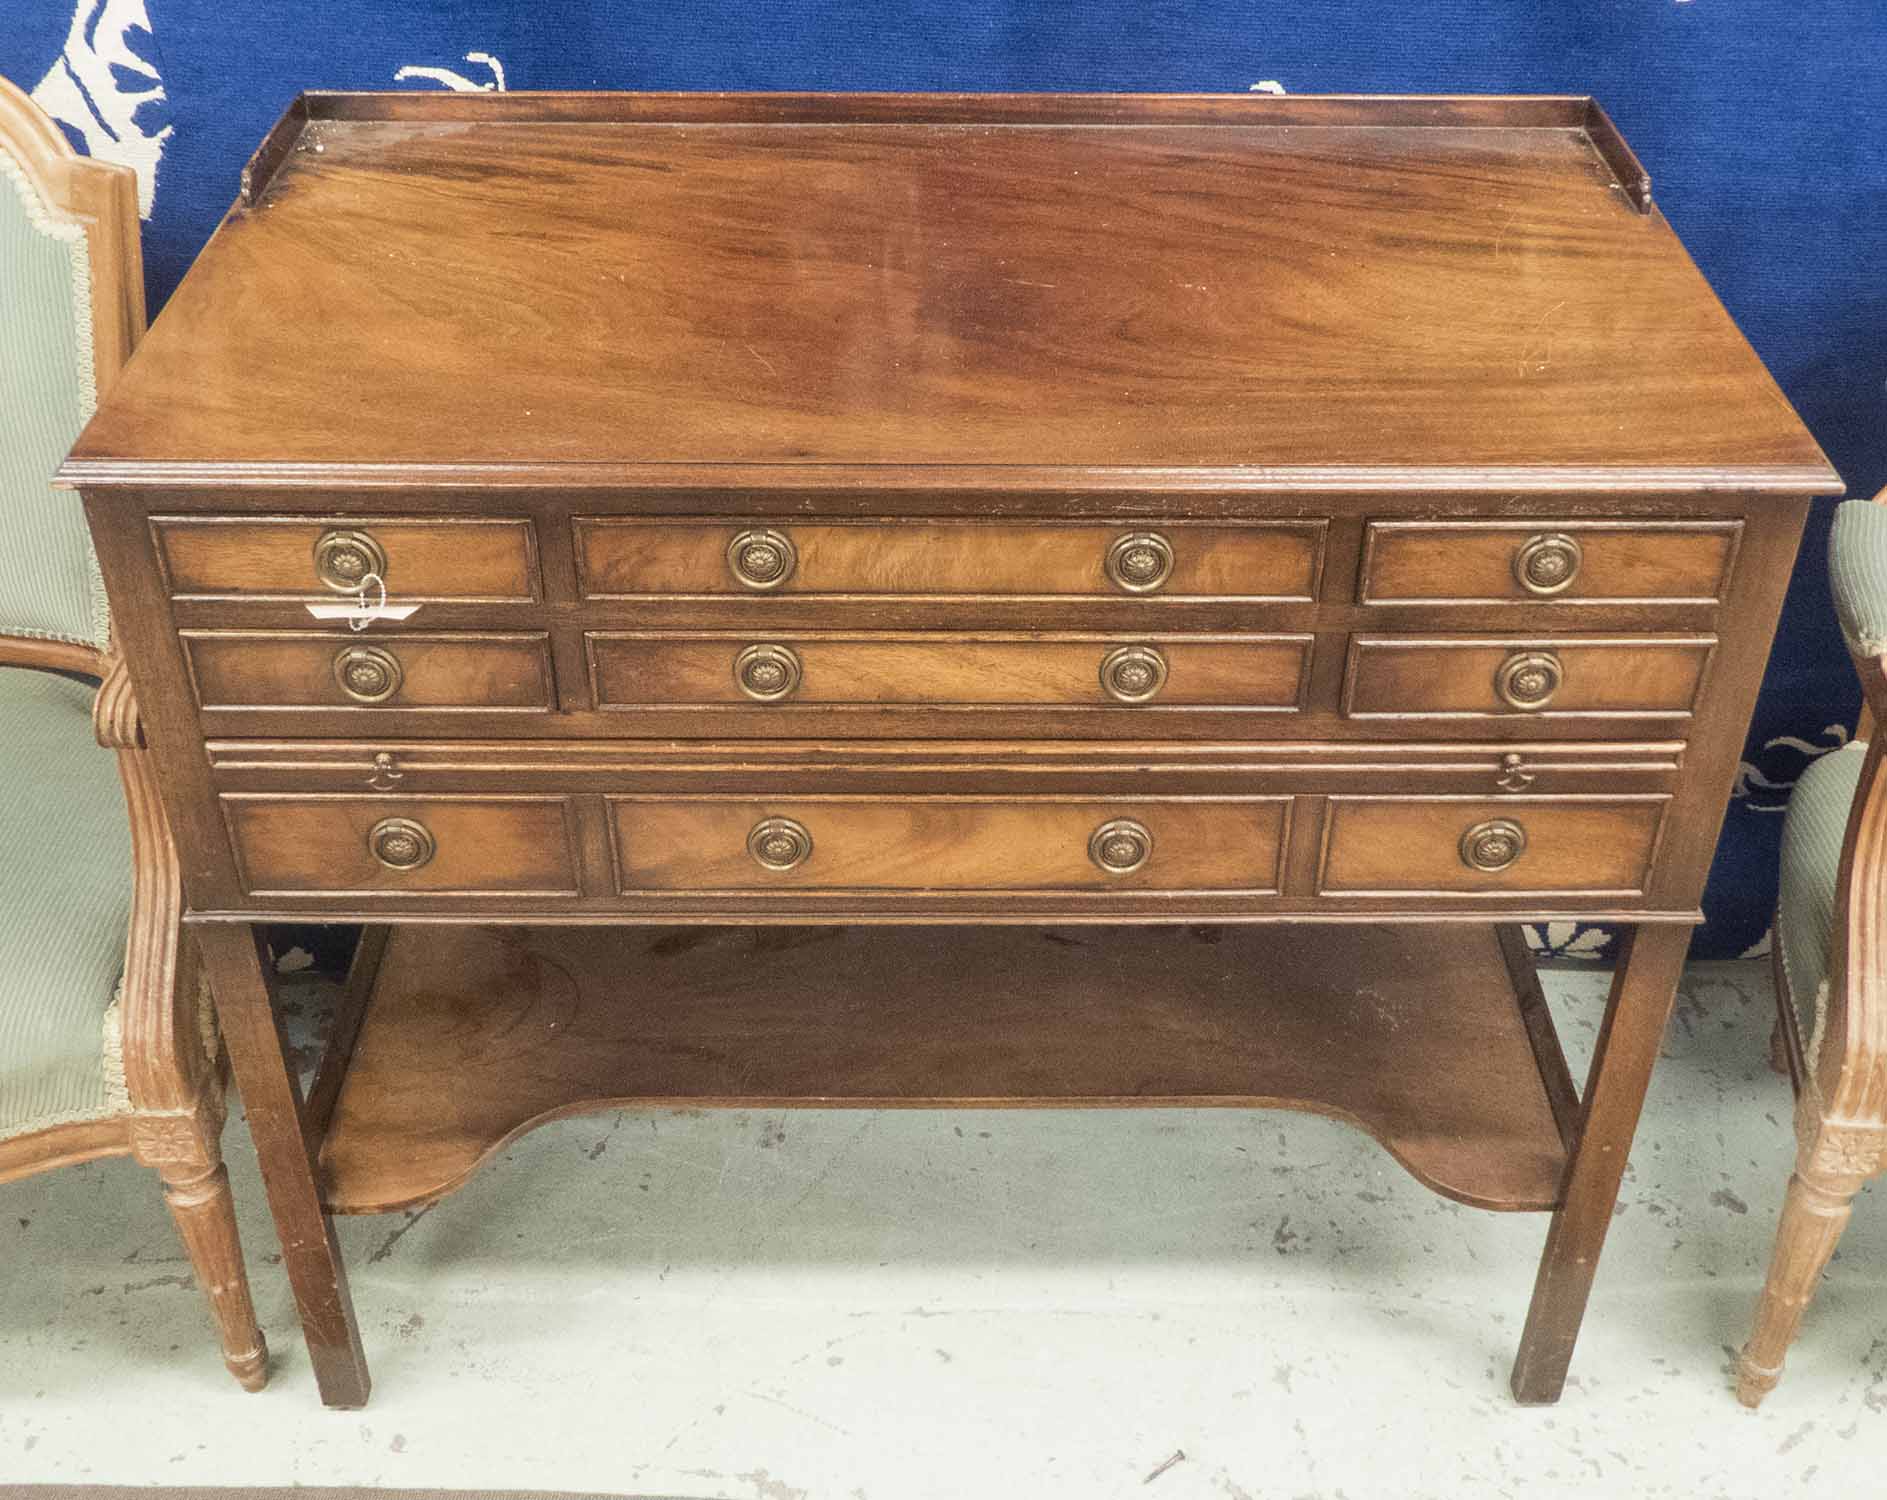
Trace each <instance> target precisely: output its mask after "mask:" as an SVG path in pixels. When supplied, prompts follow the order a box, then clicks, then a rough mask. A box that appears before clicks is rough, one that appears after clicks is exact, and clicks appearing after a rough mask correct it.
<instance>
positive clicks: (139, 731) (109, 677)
mask: <svg viewBox="0 0 1887 1500" xmlns="http://www.w3.org/2000/svg"><path fill="white" fill-rule="evenodd" d="M92 733H93V734H95V735H96V736H97V737H98V743H99V744H101V745H103V746H104V747H105V748H106V749H107V750H142V749H143V748H144V725H143V724H142V722H140V721H139V719H138V700H137V695H136V694H135V693H133V692H132V691H131V675H130V673H128V672H126V671H125V665H124V658H123V657H122V656H119V655H117V654H115V653H114V654H113V655H111V656H108V657H107V658H106V659H105V680H104V681H103V682H101V683H99V685H98V696H97V697H96V698H94V699H93V700H92Z"/></svg>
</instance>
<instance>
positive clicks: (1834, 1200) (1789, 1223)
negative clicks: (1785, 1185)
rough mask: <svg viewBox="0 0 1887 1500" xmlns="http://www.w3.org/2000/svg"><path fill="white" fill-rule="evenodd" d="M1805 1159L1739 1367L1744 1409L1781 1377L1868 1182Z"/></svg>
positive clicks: (1807, 1154) (1792, 1184)
mask: <svg viewBox="0 0 1887 1500" xmlns="http://www.w3.org/2000/svg"><path fill="white" fill-rule="evenodd" d="M1802 1158H1803V1159H1802V1161H1801V1162H1800V1163H1799V1164H1798V1165H1797V1167H1796V1169H1795V1173H1794V1175H1793V1176H1791V1177H1790V1178H1789V1192H1788V1197H1787V1198H1786V1199H1785V1200H1784V1202H1783V1205H1782V1223H1781V1225H1780V1226H1779V1227H1778V1228H1777V1230H1776V1248H1775V1253H1774V1255H1773V1256H1772V1257H1771V1259H1770V1262H1769V1279H1768V1280H1767V1281H1766V1282H1764V1283H1763V1293H1762V1300H1761V1302H1759V1303H1758V1304H1757V1307H1756V1327H1755V1329H1754V1331H1753V1332H1752V1333H1751V1334H1750V1337H1749V1342H1748V1343H1747V1344H1745V1345H1744V1346H1743V1352H1742V1354H1741V1356H1740V1357H1739V1358H1738V1360H1737V1362H1736V1399H1737V1400H1739V1401H1741V1402H1742V1403H1743V1404H1744V1405H1745V1406H1751V1407H1753V1406H1757V1405H1760V1404H1761V1402H1762V1399H1763V1397H1764V1396H1767V1395H1768V1394H1769V1393H1770V1391H1772V1390H1774V1389H1775V1386H1776V1382H1777V1381H1778V1380H1780V1379H1781V1378H1782V1363H1783V1360H1784V1358H1785V1357H1786V1356H1787V1354H1788V1352H1789V1345H1790V1344H1791V1343H1792V1342H1793V1341H1794V1339H1795V1333H1796V1330H1797V1329H1798V1328H1800V1327H1801V1324H1802V1315H1803V1313H1805V1312H1806V1311H1807V1310H1808V1304H1809V1303H1810V1302H1812V1301H1813V1300H1814V1297H1815V1290H1816V1288H1817V1287H1818V1286H1819V1285H1820V1284H1821V1277H1822V1272H1823V1271H1824V1270H1826V1269H1827V1266H1828V1259H1829V1257H1830V1256H1832V1255H1833V1254H1834V1253H1835V1246H1836V1244H1837V1243H1839V1241H1840V1239H1841V1231H1842V1230H1843V1229H1845V1228H1847V1224H1848V1216H1849V1214H1850V1213H1851V1212H1852V1211H1853V1207H1854V1195H1855V1193H1857V1192H1858V1191H1859V1190H1860V1187H1861V1183H1862V1182H1863V1181H1864V1180H1865V1179H1864V1177H1863V1176H1859V1175H1855V1174H1853V1173H1847V1172H1840V1171H1830V1170H1828V1169H1827V1168H1826V1167H1822V1166H1818V1165H1817V1164H1816V1162H1815V1161H1814V1159H1813V1153H1812V1152H1811V1151H1810V1150H1809V1149H1808V1148H1806V1147H1805V1148H1804V1150H1803V1152H1802Z"/></svg>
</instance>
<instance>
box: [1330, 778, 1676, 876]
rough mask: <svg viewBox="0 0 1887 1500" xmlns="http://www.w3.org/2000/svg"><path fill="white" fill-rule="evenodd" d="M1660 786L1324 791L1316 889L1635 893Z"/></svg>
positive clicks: (1656, 818) (1648, 853)
mask: <svg viewBox="0 0 1887 1500" xmlns="http://www.w3.org/2000/svg"><path fill="white" fill-rule="evenodd" d="M1669 802H1670V799H1669V798H1668V797H1665V796H1643V797H1630V798H1591V797H1589V798H1571V797H1568V798H1547V797H1499V798H1477V797H1431V798H1400V797H1332V798H1331V799H1330V801H1329V804H1328V810H1327V812H1326V815H1325V822H1324V839H1323V851H1322V856H1321V859H1320V862H1319V869H1318V877H1317V891H1318V894H1319V895H1325V896H1345V895H1349V896H1382V895H1425V896H1428V895H1433V896H1464V897H1465V896H1518V895H1531V894H1536V893H1537V894H1540V895H1553V894H1578V895H1582V896H1635V895H1639V894H1641V893H1642V892H1643V891H1644V889H1645V886H1646V882H1647V880H1648V879H1649V877H1650V872H1651V862H1652V859H1653V858H1654V856H1655V855H1656V853H1657V845H1658V834H1659V830H1660V829H1661V827H1662V826H1663V820H1664V809H1665V807H1666V806H1667V805H1668V804H1669Z"/></svg>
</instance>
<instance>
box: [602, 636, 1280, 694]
mask: <svg viewBox="0 0 1887 1500" xmlns="http://www.w3.org/2000/svg"><path fill="white" fill-rule="evenodd" d="M1311 640H1312V638H1311V637H1310V636H1307V635H1299V636H1243V637H1240V636H1226V637H1209V636H1200V637H1179V636H1171V637H1168V636H1145V637H1142V636H1118V637H1115V636H1056V637H1028V636H1009V637H1003V636H977V637H962V636H936V635H930V636H924V635H881V634H852V633H837V632H820V633H811V632H805V633H789V634H781V635H768V636H758V635H751V634H715V635H680V634H673V633H646V634H643V633H631V632H597V633H594V634H592V635H590V636H589V637H588V648H589V656H590V671H591V679H592V684H593V688H594V692H595V697H596V704H597V706H598V707H599V708H607V709H629V708H637V707H653V706H675V705H685V704H702V705H741V706H745V707H748V708H755V709H759V708H764V707H765V706H766V705H767V704H770V703H781V704H796V705H807V704H839V705H847V706H868V707H875V706H879V705H899V704H904V705H927V704H928V705H951V704H973V705H981V706H990V707H1002V706H1005V705H1013V706H1016V707H1025V706H1026V707H1040V706H1044V705H1047V706H1056V705H1064V706H1070V707H1078V706H1082V705H1088V706H1093V707H1108V708H1112V707H1118V706H1120V705H1122V704H1132V705H1134V706H1145V707H1150V708H1151V707H1160V706H1166V707H1199V706H1203V705H1223V706H1227V707H1236V708H1260V709H1278V710H1286V711H1289V710H1294V709H1297V708H1298V707H1300V706H1301V701H1302V698H1303V691H1304V683H1305V680H1306V675H1307V669H1308V666H1309V662H1310V648H1311Z"/></svg>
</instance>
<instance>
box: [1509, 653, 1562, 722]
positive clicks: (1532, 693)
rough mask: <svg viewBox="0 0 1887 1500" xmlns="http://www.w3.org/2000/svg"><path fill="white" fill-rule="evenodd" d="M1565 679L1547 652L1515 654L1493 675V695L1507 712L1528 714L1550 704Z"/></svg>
mask: <svg viewBox="0 0 1887 1500" xmlns="http://www.w3.org/2000/svg"><path fill="white" fill-rule="evenodd" d="M1565 678H1566V671H1565V668H1563V667H1562V666H1561V665H1560V664H1559V658H1558V657H1557V656H1555V655H1553V653H1552V652H1551V651H1516V652H1515V653H1514V654H1513V655H1512V656H1510V657H1508V658H1507V660H1505V661H1504V662H1502V663H1501V664H1500V670H1499V671H1498V672H1496V673H1495V674H1494V691H1495V692H1497V693H1499V694H1500V696H1501V701H1502V702H1504V703H1506V704H1507V706H1508V707H1509V708H1517V709H1520V710H1521V711H1522V712H1523V713H1531V712H1534V711H1536V710H1538V709H1542V708H1545V707H1546V705H1547V704H1549V703H1551V702H1552V701H1553V694H1555V693H1557V692H1558V691H1559V685H1560V683H1561V682H1563V681H1565Z"/></svg>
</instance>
